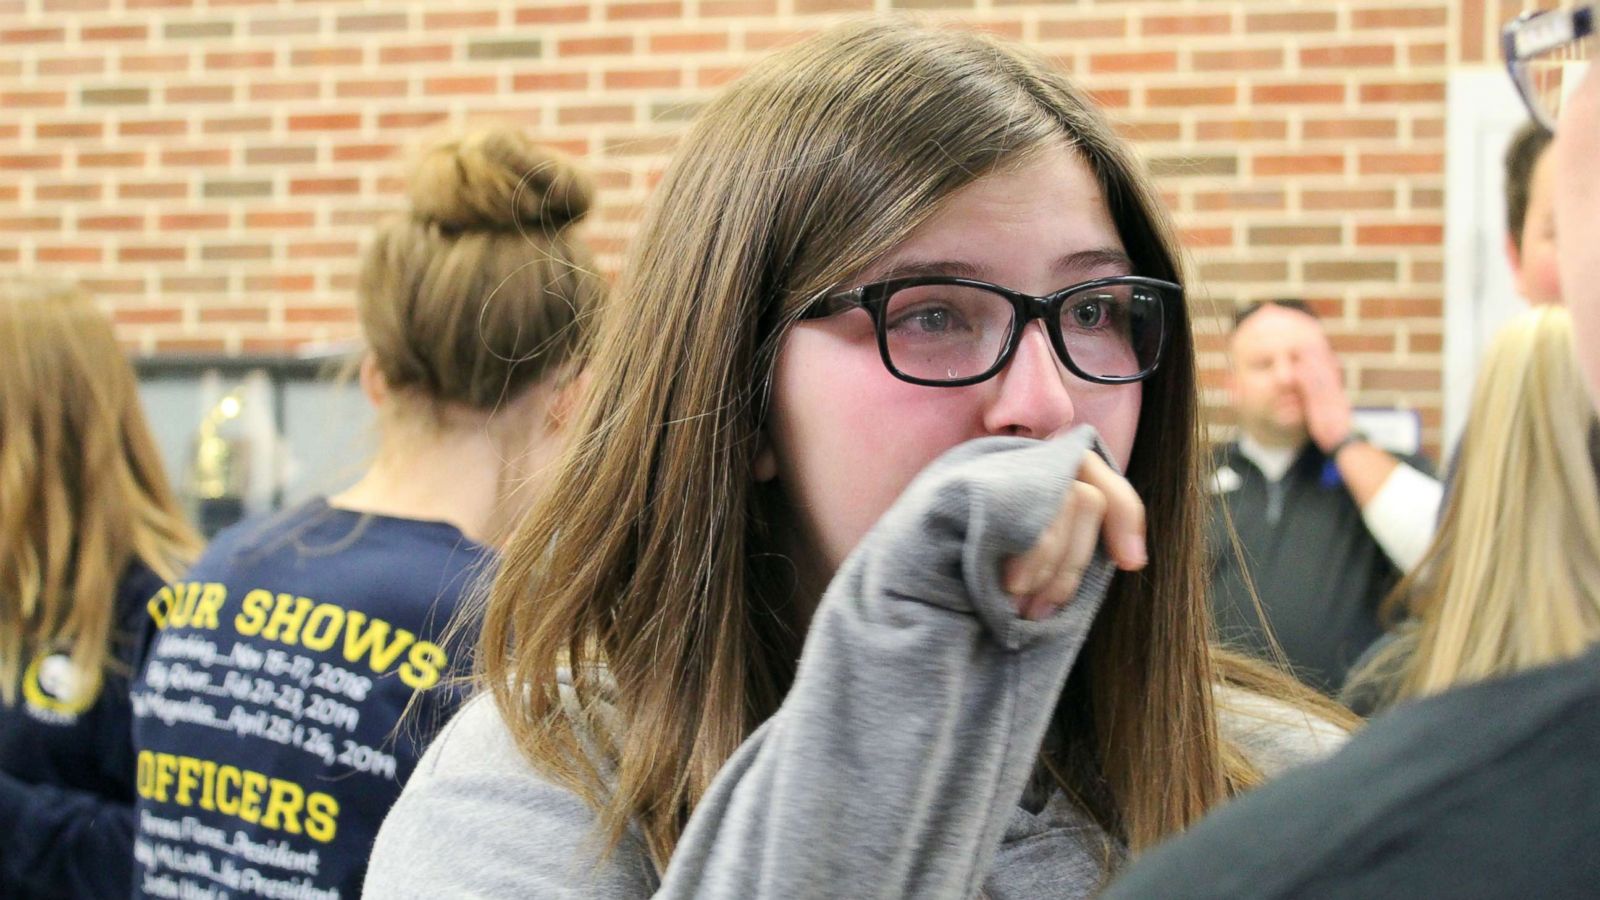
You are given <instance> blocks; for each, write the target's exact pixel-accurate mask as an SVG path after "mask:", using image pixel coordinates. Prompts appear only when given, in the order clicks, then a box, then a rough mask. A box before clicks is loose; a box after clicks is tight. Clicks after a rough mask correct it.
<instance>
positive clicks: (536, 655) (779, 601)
mask: <svg viewBox="0 0 1600 900" xmlns="http://www.w3.org/2000/svg"><path fill="white" fill-rule="evenodd" d="M1179 284H1180V278H1179V271H1178V261H1177V252H1176V247H1175V245H1174V244H1173V243H1172V240H1171V239H1170V237H1169V233H1168V229H1167V225H1166V222H1165V217H1164V215H1163V214H1162V212H1161V211H1160V208H1159V206H1158V204H1157V201H1156V200H1155V198H1154V192H1153V191H1152V190H1151V189H1150V187H1149V186H1148V185H1147V184H1146V182H1145V180H1144V179H1143V177H1142V176H1141V175H1140V174H1139V168H1138V166H1137V164H1136V163H1135V162H1134V161H1133V160H1132V158H1131V156H1130V154H1129V153H1128V150H1127V148H1126V147H1125V146H1124V145H1123V144H1122V142H1121V141H1120V140H1118V139H1117V138H1115V137H1114V136H1113V134H1112V131H1111V129H1110V127H1109V126H1108V125H1107V124H1106V122H1105V121H1104V120H1103V119H1102V118H1101V116H1100V114H1099V113H1098V112H1097V111H1096V110H1095V109H1094V108H1093V106H1092V105H1091V104H1090V103H1089V102H1088V101H1087V100H1086V99H1085V97H1084V96H1083V94H1082V93H1080V92H1079V91H1078V90H1077V89H1076V88H1075V87H1074V86H1073V85H1071V84H1070V83H1069V82H1068V81H1067V79H1066V78H1064V77H1063V76H1061V75H1060V74H1058V73H1057V72H1055V71H1054V70H1053V69H1051V68H1050V67H1048V66H1047V65H1045V64H1043V63H1041V62H1039V61H1037V60H1036V59H1035V58H1034V57H1032V56H1029V55H1027V54H1024V53H1022V52H1020V51H1018V50H1016V49H1014V48H1012V47H1009V46H1007V45H1003V44H999V43H995V42H991V41H989V40H986V39H982V38H978V37H973V36H969V35H963V34H956V33H950V32H946V31H940V30H934V29H929V28H921V27H913V26H909V25H904V24H896V23H889V24H884V23H873V24H865V25H857V26H851V27H846V28H841V29H835V30H832V31H830V32H828V33H825V34H823V35H821V36H819V37H817V38H815V39H813V40H811V41H808V42H805V43H803V44H800V45H798V46H796V47H795V48H793V49H791V50H789V51H787V52H784V53H781V54H779V55H777V56H775V57H773V58H771V59H768V60H767V61H765V62H763V63H762V64H760V65H758V66H757V67H755V69H754V70H753V71H751V72H750V73H749V74H748V75H747V76H746V77H745V78H743V79H742V80H741V81H740V82H738V83H737V84H736V85H735V86H733V87H732V88H730V89H729V90H728V91H727V92H726V93H724V94H723V95H722V96H721V98H720V99H718V100H717V101H715V102H714V103H712V104H711V106H710V107H709V108H708V109H707V110H706V111H705V112H704V113H703V114H702V115H701V117H700V119H699V121H698V122H697V123H696V125H695V126H694V128H693V129H692V130H691V131H690V133H689V134H688V136H687V137H686V139H685V141H684V143H683V144H682V146H681V148H680V149H679V151H678V154H677V158H676V160H675V162H674V163H673V165H672V166H671V168H670V169H669V171H668V172H667V174H666V176H665V178H664V180H663V181H662V183H661V185H660V186H659V188H658V189H657V191H656V193H655V196H654V198H653V200H652V204H651V208H650V212H649V215H648V217H647V218H646V220H645V222H644V223H643V225H642V227H641V229H640V231H639V232H638V234H637V235H636V236H635V239H634V250H633V254H632V258H631V260H630V263H629V266H628V268H627V272H626V274H625V275H624V277H623V279H622V282H621V285H620V289H619V291H618V293H617V295H616V298H615V303H614V304H613V305H610V306H608V307H607V309H606V310H605V313H604V314H603V316H602V321H601V322H600V323H599V324H598V327H597V338H596V344H595V347H594V352H593V354H592V356H590V357H589V358H588V360H587V366H586V371H585V378H586V379H587V391H586V399H587V402H588V406H587V409H586V410H585V413H584V416H583V418H582V422H581V425H580V426H579V437H578V438H577V439H576V443H575V444H574V446H573V447H572V448H571V452H569V453H568V454H567V455H566V456H565V457H564V458H563V460H562V463H561V469H560V473H559V475H558V476H557V477H556V481H555V484H554V486H553V489H552V490H551V492H550V493H549V494H548V495H547V497H546V499H545V501H544V502H543V503H542V504H541V505H540V506H539V508H538V509H536V510H535V511H534V513H533V514H532V515H531V516H530V517H529V519H528V520H527V521H525V522H524V524H523V527H522V528H521V529H520V531H519V533H518V535H517V537H516V539H515V540H514V541H513V544H512V546H511V548H510V550H509V551H508V554H507V557H506V561H505V567H504V569H503V570H502V571H501V573H500V574H499V577H498V578H497V580H496V583H495V585H494V588H493V592H492V596H491V598H490V601H489V608H488V616H487V624H486V627H485V630H484V635H483V640H482V644H481V647H480V663H481V667H482V675H483V682H482V683H483V685H484V690H485V692H486V695H485V696H483V697H480V698H479V699H477V700H475V701H473V702H472V703H471V704H470V705H469V706H468V707H467V708H466V709H465V711H464V712H463V713H462V714H461V715H459V716H458V717H457V719H456V720H455V722H454V723H453V724H452V725H451V726H450V727H449V728H448V729H447V731H446V732H445V733H444V734H443V735H442V736H441V737H440V739H439V740H438V741H437V742H436V743H435V745H434V746H433V747H432V748H430V751H429V756H428V757H427V758H426V759H425V760H424V762H423V763H422V765H421V768H420V769H419V771H418V775H417V779H416V780H414V781H413V782H412V784H411V786H410V787H409V788H408V790H407V793H406V794H405V796H403V797H402V799H401V801H400V803H399V805H398V806H397V807H396V809H395V811H394V812H393V814H392V815H391V816H390V818H389V819H388V820H387V821H386V823H385V826H384V831H383V832H382V834H381V835H380V838H379V841H378V846H377V849H376V851H375V855H374V860H373V867H372V870H371V873H370V875H369V878H368V881H367V885H366V895H367V896H370V897H388V896H395V895H400V894H408V895H410V894H415V895H421V894H435V895H451V894H469V893H470V894H472V895H474V896H540V897H557V896H569V897H605V898H636V897H647V896H673V897H679V896H681V897H690V896H693V897H728V898H734V897H738V898H750V897H847V896H850V897H965V896H973V895H975V894H977V893H978V892H979V891H982V892H984V893H986V894H987V896H989V897H994V898H1004V897H1039V896H1082V895H1086V894H1088V893H1091V892H1092V891H1093V890H1095V889H1096V887H1097V886H1098V885H1099V884H1100V883H1101V882H1102V880H1103V879H1104V878H1105V877H1106V875H1107V874H1108V873H1110V872H1112V871H1114V870H1115V869H1116V868H1118V867H1119V866H1121V865H1122V863H1123V861H1124V860H1125V859H1126V858H1127V856H1128V855H1129V854H1130V853H1136V852H1138V851H1139V850H1141V849H1142V848H1144V847H1146V846H1148V845H1150V844H1151V843H1153V842H1154V841H1156V840H1158V839H1159V838H1161V837H1162V836H1164V835H1167V834H1171V833H1174V832H1176V831H1179V830H1181V829H1183V828H1184V827H1185V826H1187V825H1188V824H1189V823H1190V822H1192V821H1194V820H1195V819H1197V818H1198V817H1199V816H1200V815H1201V814H1203V813H1204V812H1205V811H1206V810H1207V809H1209V808H1211V807H1213V806H1216V805H1218V804H1220V803H1223V802H1224V801H1226V800H1227V798H1229V797H1230V796H1232V795H1234V794H1235V793H1238V792H1240V791H1243V790H1245V789H1247V788H1249V787H1251V786H1253V785H1255V784H1256V783H1258V782H1259V781H1260V780H1261V779H1262V778H1263V777H1265V776H1267V775H1269V774H1272V773H1273V772H1275V771H1277V770H1278V769H1280V768H1282V767H1284V766H1286V765H1289V764H1290V763H1292V762H1294V761H1297V760H1299V759H1303V758H1306V757H1308V756H1311V755H1314V754H1316V753H1317V752H1318V751H1319V750H1320V749H1322V748H1325V747H1327V746H1331V744H1332V743H1333V742H1335V741H1336V740H1337V739H1338V738H1339V737H1340V735H1341V734H1342V732H1341V730H1340V729H1339V728H1337V727H1335V726H1334V725H1333V724H1331V722H1330V720H1338V719H1339V714H1338V713H1337V712H1336V711H1335V710H1334V709H1333V708H1332V707H1331V706H1330V705H1329V704H1327V703H1319V702H1318V701H1317V700H1316V699H1315V698H1313V697H1311V696H1310V695H1308V694H1307V693H1305V692H1304V691H1300V690H1297V689H1296V688H1295V687H1294V685H1293V684H1292V683H1291V682H1289V681H1288V680H1287V679H1285V678H1283V677H1281V676H1277V675H1275V674H1273V673H1269V672H1264V671H1262V670H1260V669H1254V668H1249V667H1247V666H1246V665H1244V664H1242V663H1238V662H1236V661H1233V660H1231V659H1227V658H1224V657H1222V656H1220V655H1219V654H1218V653H1216V652H1214V651H1213V650H1212V649H1211V647H1210V645H1209V643H1208V633H1209V622H1208V619H1207V615H1206V598H1205V596H1204V583H1205V577H1204V571H1203V566H1202V563H1201V546H1200V542H1201V540H1202V538H1201V526H1202V523H1203V520H1204V505H1203V504H1204V498H1203V496H1202V494H1201V492H1200V489H1199V483H1200V482H1199V475H1198V466H1199V461H1198V460H1199V451H1200V446H1201V441H1200V428H1199V422H1198V417H1197V388H1196V382H1195V361H1194V349H1193V343H1192V338H1191V335H1190V330H1189V321H1188V313H1187V310H1186V308H1185V305H1184V301H1183V296H1182V290H1181V288H1180V287H1179ZM1119 471H1120V472H1126V473H1127V475H1126V477H1125V478H1124V476H1122V475H1119V474H1118V472H1119Z"/></svg>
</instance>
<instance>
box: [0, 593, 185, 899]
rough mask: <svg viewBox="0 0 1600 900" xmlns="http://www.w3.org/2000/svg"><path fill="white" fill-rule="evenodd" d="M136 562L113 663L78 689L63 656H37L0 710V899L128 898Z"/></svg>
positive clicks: (123, 599) (138, 616)
mask: <svg viewBox="0 0 1600 900" xmlns="http://www.w3.org/2000/svg"><path fill="white" fill-rule="evenodd" d="M161 586H162V582H161V579H160V578H158V577H157V576H156V574H155V573H154V572H152V571H150V569H149V568H148V567H146V566H145V565H144V564H143V563H139V562H135V563H133V564H131V565H129V567H128V570H127V571H126V572H125V573H123V576H122V579H121V581H119V582H118V585H117V596H116V613H115V615H116V627H115V630H114V634H113V637H112V647H111V655H112V659H113V660H114V662H115V665H114V666H112V667H111V668H110V669H109V670H108V671H107V672H105V673H104V674H103V675H102V676H101V678H100V683H99V685H98V689H96V686H95V685H92V684H89V685H85V684H81V683H80V682H81V681H82V679H81V678H80V677H79V676H78V675H77V673H76V672H75V670H74V669H73V668H72V664H71V660H70V652H71V651H70V648H66V647H57V648H50V649H49V650H47V651H45V652H41V653H37V654H35V655H34V657H33V658H32V659H31V660H29V661H28V662H27V664H26V665H25V667H24V669H23V675H22V683H21V684H20V685H18V690H17V695H16V697H17V701H16V703H15V704H14V705H9V706H8V705H6V704H5V703H0V835H3V837H0V897H7V898H16V900H34V898H41V900H42V898H46V897H51V898H55V897H71V898H80V897H81V898H89V897H95V898H98V897H125V896H127V894H128V890H129V884H130V882H131V878H132V867H131V863H132V859H133V857H132V853H133V771H134V766H133V736H132V725H131V718H132V717H131V713H130V709H129V704H128V674H129V673H132V672H135V671H137V670H138V668H139V665H140V663H141V661H142V660H143V658H144V654H145V649H146V647H147V645H148V641H149V637H150V636H149V633H148V629H147V627H146V623H147V621H148V619H147V617H146V616H145V614H144V607H145V601H147V600H148V599H150V597H151V596H152V595H154V594H155V593H156V591H158V590H160V588H161Z"/></svg>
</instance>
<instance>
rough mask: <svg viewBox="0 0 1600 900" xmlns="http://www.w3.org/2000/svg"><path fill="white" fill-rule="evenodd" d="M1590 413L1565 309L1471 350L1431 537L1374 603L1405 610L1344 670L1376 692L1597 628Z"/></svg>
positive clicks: (1448, 679) (1493, 663)
mask: <svg viewBox="0 0 1600 900" xmlns="http://www.w3.org/2000/svg"><path fill="white" fill-rule="evenodd" d="M1597 482H1600V421H1597V419H1596V417H1595V412H1594V407H1593V406H1591V405H1590V401H1589V394H1588V391H1587V390H1586V389H1585V384H1584V378H1583V373H1582V371H1581V369H1580V367H1579V365H1578V360H1577V356H1576V354H1575V353H1574V352H1573V348H1572V319H1571V317H1570V316H1569V315H1568V313H1567V311H1566V310H1565V309H1563V308H1560V307H1540V308H1538V309H1535V310H1532V311H1530V312H1526V313H1524V314H1522V315H1521V316H1519V317H1517V318H1516V319H1513V320H1512V321H1511V322H1510V323H1508V324H1507V325H1506V326H1505V327H1504V328H1502V329H1501V331H1500V333H1499V334H1498V335H1496V337H1495V340H1494V343H1493V344H1492V345H1491V346H1490V348H1489V352H1488V353H1487V354H1486V355H1485V357H1484V363H1483V368H1482V370H1481V371H1480V372H1479V374H1478V382H1477V386H1476V387H1475V388H1474V390H1473V399H1472V409H1471V414H1470V415H1469V417H1468V420H1467V429H1466V431H1465V432H1464V433H1463V435H1462V437H1461V443H1460V447H1459V449H1458V450H1457V451H1456V478H1455V481H1454V485H1455V486H1454V489H1453V490H1452V491H1451V493H1450V496H1449V497H1448V498H1447V499H1446V501H1445V507H1444V512H1443V514H1442V515H1441V517H1440V520H1439V529H1438V531H1437V532H1436V533H1435V535H1434V539H1433V543H1432V545H1430V546H1429V548H1428V552H1427V554H1426V555H1424V557H1423V559H1422V562H1421V563H1420V564H1419V565H1418V566H1417V568H1416V570H1415V571H1414V572H1413V573H1412V574H1411V575H1410V576H1408V577H1407V578H1406V579H1405V580H1403V581H1401V583H1400V584H1399V585H1397V586H1396V588H1395V590H1394V591H1393V592H1392V593H1391V594H1390V597H1389V600H1388V601H1386V605H1387V606H1388V607H1389V609H1390V611H1391V613H1392V612H1393V611H1394V610H1395V609H1396V608H1403V609H1404V611H1405V612H1406V613H1407V614H1409V616H1410V619H1411V621H1410V622H1409V623H1407V624H1406V625H1405V626H1404V627H1403V628H1402V630H1401V632H1400V637H1399V638H1398V639H1397V640H1396V641H1395V642H1394V643H1393V644H1391V645H1390V646H1389V648H1387V650H1386V651H1385V652H1383V653H1382V654H1379V655H1378V656H1377V657H1376V658H1375V659H1374V660H1373V661H1372V662H1371V663H1370V664H1368V665H1367V666H1364V667H1363V668H1362V670H1361V671H1360V672H1358V673H1356V675H1355V679H1354V680H1355V681H1356V682H1357V683H1358V684H1360V683H1370V684H1371V685H1372V687H1373V688H1374V689H1375V690H1374V691H1373V695H1374V697H1375V698H1376V699H1378V700H1379V701H1380V702H1385V703H1387V702H1393V701H1395V700H1399V699H1403V698H1407V697H1415V696H1423V695H1427V694H1435V693H1438V692H1440V691H1442V690H1445V689H1447V688H1449V687H1452V686H1454V685H1457V684H1461V683H1464V682H1470V681H1478V680H1481V679H1484V678H1493V677H1497V676H1504V675H1510V674H1513V673H1515V672H1520V671H1522V670H1524V669H1529V668H1533V667H1535V666H1540V665H1547V664H1549V663H1553V662H1558V661H1560V660H1564V659H1569V658H1571V657H1573V656H1577V655H1578V654H1580V653H1582V652H1583V651H1584V650H1585V649H1587V648H1588V647H1590V646H1592V645H1593V644H1594V643H1595V642H1596V641H1600V559H1596V557H1595V553H1594V548H1596V547H1600V483H1597Z"/></svg>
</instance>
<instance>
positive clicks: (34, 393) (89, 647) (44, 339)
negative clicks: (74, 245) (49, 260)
mask: <svg viewBox="0 0 1600 900" xmlns="http://www.w3.org/2000/svg"><path fill="white" fill-rule="evenodd" d="M0 385H4V386H5V387H4V389H3V390H0V698H3V699H4V702H5V703H7V704H11V703H15V702H16V691H17V685H18V679H19V676H20V667H21V666H22V664H23V661H25V660H27V659H29V658H30V657H32V656H33V655H34V654H37V653H41V652H47V651H49V650H52V649H55V648H57V647H63V646H70V647H71V653H72V664H73V667H74V668H75V669H76V670H77V671H78V672H79V673H80V674H81V675H83V676H85V678H84V679H83V680H82V681H81V682H80V683H83V684H98V683H99V676H100V675H101V673H103V672H104V671H106V669H107V667H108V665H109V664H110V663H111V660H112V659H113V658H114V657H113V655H112V643H113V641H114V640H117V639H118V637H119V636H118V635H117V634H116V633H115V627H116V621H117V615H118V612H119V611H118V610H117V609H116V602H115V601H116V596H117V584H118V581H119V580H120V579H121V578H122V576H123V574H124V573H125V572H126V570H127V568H128V566H129V565H130V564H131V563H133V562H134V561H135V560H138V561H140V562H142V563H144V565H146V566H148V567H149V568H150V569H151V570H152V571H153V572H155V573H156V574H157V575H158V576H160V577H162V578H165V579H172V578H176V577H177V576H178V575H179V574H180V573H181V571H182V569H183V567H184V566H185V565H186V564H187V563H189V562H190V561H192V560H193V559H194V557H195V555H196V554H197V553H198V552H199V547H200V540H199V538H198V537H197V536H196V535H195V533H194V531H193V530H192V529H191V528H190V526H189V524H188V522H187V521H185V520H184V517H183V514H182V512H181V511H180V508H179V505H178V502H177V500H176V498H175V497H174V496H173V493H172V490H171V488H170V487H169V486H168V484H167V477H166V474H165V472H164V471H163V470H162V468H161V458H160V456H159V455H158V454H157V452H156V446H155V442H154V441H153V440H152V439H151V436H150V429H149V428H148V427H147V426H146V424H145V418H144V411H143V409H142V408H141V407H140V405H139V395H138V389H137V381H136V379H135V377H134V374H133V367H132V366H131V365H129V363H128V361H127V359H126V358H125V357H124V356H123V353H122V349H121V348H120V347H118V346H117V341H116V338H115V336H114V335H113V334H112V330H111V323H110V322H109V321H107V320H106V317H105V316H104V315H103V314H102V313H101V312H100V311H99V310H98V309H97V308H95V305H94V303H93V301H92V300H91V299H90V298H89V296H88V295H87V294H85V293H84V292H82V291H80V290H78V289H77V288H75V287H73V286H71V285H68V284H63V283H57V282H50V281H42V280H20V279H19V280H9V281H3V282H0Z"/></svg>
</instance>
